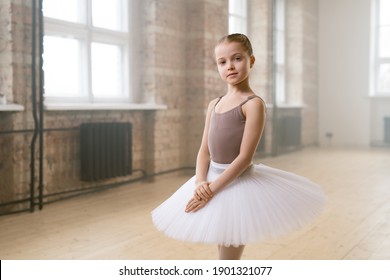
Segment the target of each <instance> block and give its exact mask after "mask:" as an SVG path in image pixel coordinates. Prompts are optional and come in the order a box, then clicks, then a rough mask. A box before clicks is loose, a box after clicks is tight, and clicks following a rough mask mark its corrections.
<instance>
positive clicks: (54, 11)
mask: <svg viewBox="0 0 390 280" xmlns="http://www.w3.org/2000/svg"><path fill="white" fill-rule="evenodd" d="M83 2H84V1H80V0H66V1H64V0H44V1H43V13H44V15H45V17H51V18H55V19H60V20H65V21H71V22H83V20H82V19H83V17H82V11H83Z"/></svg>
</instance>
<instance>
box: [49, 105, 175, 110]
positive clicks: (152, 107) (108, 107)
mask: <svg viewBox="0 0 390 280" xmlns="http://www.w3.org/2000/svg"><path fill="white" fill-rule="evenodd" d="M166 109H167V106H166V105H160V104H153V103H139V104H137V103H112V104H99V103H93V104H85V103H46V104H45V110H46V111H106V110H110V111H119V110H126V111H153V110H166Z"/></svg>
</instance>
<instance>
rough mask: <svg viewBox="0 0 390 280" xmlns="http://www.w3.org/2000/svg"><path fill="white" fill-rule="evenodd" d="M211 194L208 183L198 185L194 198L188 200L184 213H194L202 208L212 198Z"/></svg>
mask: <svg viewBox="0 0 390 280" xmlns="http://www.w3.org/2000/svg"><path fill="white" fill-rule="evenodd" d="M213 195H214V194H213V192H212V191H211V189H210V183H209V182H201V183H199V184H198V185H197V186H196V188H195V192H194V196H193V197H192V198H191V199H190V201H189V202H188V203H187V206H186V210H185V211H186V212H196V211H198V210H199V209H201V208H203V207H204V206H205V205H206V204H207V202H209V200H210V199H211V198H212V197H213Z"/></svg>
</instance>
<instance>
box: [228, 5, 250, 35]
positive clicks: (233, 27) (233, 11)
mask: <svg viewBox="0 0 390 280" xmlns="http://www.w3.org/2000/svg"><path fill="white" fill-rule="evenodd" d="M247 17H248V16H247V0H229V34H232V33H242V34H245V35H248V34H247V29H248V28H247Z"/></svg>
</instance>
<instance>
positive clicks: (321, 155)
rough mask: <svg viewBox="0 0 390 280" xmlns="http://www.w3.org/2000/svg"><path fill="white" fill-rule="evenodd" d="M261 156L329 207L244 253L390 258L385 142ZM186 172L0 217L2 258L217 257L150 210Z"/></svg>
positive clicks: (389, 160) (389, 172) (389, 153)
mask: <svg viewBox="0 0 390 280" xmlns="http://www.w3.org/2000/svg"><path fill="white" fill-rule="evenodd" d="M261 162H263V163H265V164H267V165H270V166H273V167H276V168H280V169H284V170H288V171H292V172H295V173H298V174H300V175H303V176H306V177H308V178H310V179H311V180H313V181H315V182H317V183H319V184H320V185H322V186H323V188H324V190H325V192H326V194H327V197H328V203H327V207H326V209H325V211H324V213H323V215H322V216H320V217H319V218H318V219H317V220H316V221H315V222H314V223H313V224H311V225H310V226H308V227H306V228H304V229H302V230H301V231H299V232H295V233H293V234H291V235H289V236H286V237H284V238H281V239H277V240H272V241H269V242H265V243H259V244H251V245H248V246H247V248H246V249H245V252H244V255H243V259H273V260H275V259H286V260H287V259H304V260H306V259H317V260H318V259H320V260H328V259H331V260H339V259H364V260H365V259H377V260H378V259H390V149H380V148H373V149H343V150H339V149H330V148H326V149H324V148H323V149H318V148H307V149H304V150H301V151H299V152H294V153H291V154H287V155H283V156H279V157H275V158H265V159H262V160H261ZM187 179H188V176H187V177H186V176H177V175H170V176H167V175H165V176H164V177H157V179H156V181H155V182H154V183H136V184H131V185H127V186H123V187H119V188H115V189H111V190H108V191H104V192H99V193H95V194H91V195H86V196H81V197H77V198H73V199H70V200H65V201H62V202H57V203H54V204H50V205H47V206H45V207H44V209H43V211H37V212H34V213H25V214H19V215H13V216H2V217H0V259H116V260H118V259H215V258H216V248H215V246H206V245H198V244H190V243H184V242H179V241H176V240H171V239H169V238H167V237H165V236H164V235H163V234H162V233H160V232H158V231H157V230H155V228H154V227H153V225H152V223H151V218H150V211H151V210H152V209H153V208H154V207H156V206H157V205H158V204H159V203H161V202H162V201H163V200H164V199H165V198H167V197H168V196H169V195H170V194H171V193H172V192H173V191H175V190H176V189H177V188H178V186H179V185H180V184H182V183H183V182H184V181H186V180H187Z"/></svg>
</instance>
